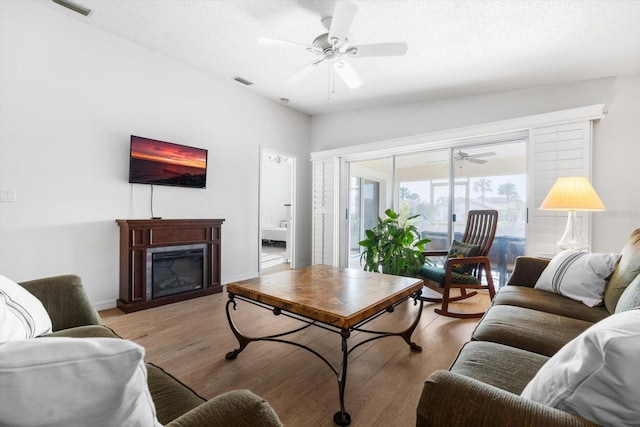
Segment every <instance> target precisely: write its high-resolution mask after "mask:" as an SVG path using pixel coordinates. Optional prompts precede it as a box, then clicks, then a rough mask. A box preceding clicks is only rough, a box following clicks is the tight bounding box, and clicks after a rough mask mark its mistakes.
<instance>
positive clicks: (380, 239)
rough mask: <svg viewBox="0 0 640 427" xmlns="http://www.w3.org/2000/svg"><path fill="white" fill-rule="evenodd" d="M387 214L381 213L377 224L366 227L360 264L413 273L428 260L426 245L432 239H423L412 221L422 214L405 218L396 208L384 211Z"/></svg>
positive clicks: (378, 269) (379, 270)
mask: <svg viewBox="0 0 640 427" xmlns="http://www.w3.org/2000/svg"><path fill="white" fill-rule="evenodd" d="M385 214H386V215H387V218H385V219H382V218H380V217H378V225H376V226H375V227H373V228H372V229H371V230H365V233H366V235H367V238H366V239H364V240H362V241H361V242H360V246H362V247H364V252H362V254H361V255H360V265H362V264H363V261H364V270H365V271H373V272H376V273H386V274H394V275H396V276H408V277H414V276H415V275H416V274H417V273H418V271H420V268H421V267H422V265H423V264H424V263H425V262H429V260H428V259H426V258H425V257H424V255H423V254H422V252H424V246H425V245H426V244H427V243H429V242H430V241H431V240H429V239H420V234H419V233H418V230H417V228H416V226H415V225H413V223H412V221H413V220H414V219H415V218H417V217H419V216H420V215H413V216H410V217H408V218H407V219H405V220H402V219H401V218H400V215H398V213H396V212H395V211H394V210H393V209H387V210H386V211H385Z"/></svg>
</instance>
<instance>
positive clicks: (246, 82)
mask: <svg viewBox="0 0 640 427" xmlns="http://www.w3.org/2000/svg"><path fill="white" fill-rule="evenodd" d="M232 79H233V80H235V81H237V82H238V83H242V84H243V85H245V86H251V85H252V84H253V82H250V81H249V80H247V79H243V78H242V77H240V76H235V77H232Z"/></svg>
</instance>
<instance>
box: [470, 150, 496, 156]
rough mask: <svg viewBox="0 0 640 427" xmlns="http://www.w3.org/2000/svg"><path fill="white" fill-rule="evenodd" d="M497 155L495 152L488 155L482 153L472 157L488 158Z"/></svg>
mask: <svg viewBox="0 0 640 427" xmlns="http://www.w3.org/2000/svg"><path fill="white" fill-rule="evenodd" d="M495 155H496V153H494V152H493V151H489V152H487V153H480V154H472V155H471V157H487V156H495Z"/></svg>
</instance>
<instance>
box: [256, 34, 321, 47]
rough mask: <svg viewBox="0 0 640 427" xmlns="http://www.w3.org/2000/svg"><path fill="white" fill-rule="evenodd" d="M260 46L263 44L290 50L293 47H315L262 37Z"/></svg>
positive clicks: (259, 41)
mask: <svg viewBox="0 0 640 427" xmlns="http://www.w3.org/2000/svg"><path fill="white" fill-rule="evenodd" d="M258 44H261V45H263V46H273V47H289V48H291V47H294V48H299V47H303V48H305V49H307V48H313V46H309V45H308V44H304V43H297V42H290V41H287V40H278V39H272V38H271V37H260V38H259V39H258Z"/></svg>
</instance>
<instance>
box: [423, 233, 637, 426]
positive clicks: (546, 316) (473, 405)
mask: <svg viewBox="0 0 640 427" xmlns="http://www.w3.org/2000/svg"><path fill="white" fill-rule="evenodd" d="M621 254H622V256H621V258H620V260H619V262H618V264H617V265H616V267H615V269H614V271H613V273H612V274H611V276H610V277H609V279H608V281H607V284H606V287H605V292H604V304H603V305H600V306H595V307H588V306H587V305H584V304H583V303H581V302H578V301H574V300H570V299H568V298H565V297H563V296H560V295H558V294H555V293H551V292H545V291H541V290H538V289H534V285H535V283H536V281H537V279H538V277H539V276H540V275H541V274H542V271H543V270H544V269H545V267H546V266H547V264H548V263H549V260H548V259H542V258H533V257H520V258H518V259H517V260H516V265H515V269H514V272H513V275H512V276H511V278H510V280H509V282H508V283H507V286H505V287H503V288H502V289H500V291H499V292H498V293H497V295H496V297H495V298H494V300H493V302H492V305H491V307H490V308H489V310H488V311H487V312H486V314H485V315H484V317H483V318H482V319H481V320H480V322H479V323H478V325H477V327H476V329H475V330H474V332H473V334H472V339H471V341H470V342H468V343H467V344H465V345H464V346H463V348H462V349H461V350H460V352H459V354H458V357H457V358H456V360H455V361H454V363H453V364H452V366H451V367H450V369H449V370H448V371H437V372H435V373H433V374H432V375H431V376H430V377H429V378H428V379H427V380H426V382H425V384H424V387H423V391H422V395H421V397H420V401H419V403H418V407H417V425H418V426H470V425H474V426H524V425H529V426H588V425H595V424H593V423H592V422H590V421H588V420H586V419H584V418H581V417H578V416H575V415H572V414H569V413H567V412H563V411H560V410H558V409H555V408H551V407H548V406H544V405H541V404H539V403H537V402H533V401H530V400H527V399H525V398H523V397H521V396H520V394H521V392H522V391H523V390H524V388H525V387H526V386H527V384H528V383H529V381H531V379H533V377H534V376H535V375H536V373H537V372H538V370H540V368H541V367H542V366H543V365H544V364H545V362H546V361H547V360H549V358H550V357H551V356H553V355H554V354H555V353H556V352H557V351H558V350H559V349H560V348H561V347H562V346H563V345H565V344H566V343H568V342H569V341H571V340H572V339H573V338H575V337H576V336H578V335H579V334H580V333H582V332H583V331H584V330H586V329H587V328H589V326H591V325H593V324H594V323H595V322H598V321H600V320H602V319H604V318H606V317H608V316H610V315H611V314H613V313H618V312H622V311H625V310H629V309H633V308H638V307H640V276H639V275H640V229H637V230H635V231H634V232H633V233H632V234H631V236H630V238H629V240H628V242H627V243H626V244H625V246H624V247H623V249H622V252H621ZM636 278H638V279H636Z"/></svg>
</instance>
